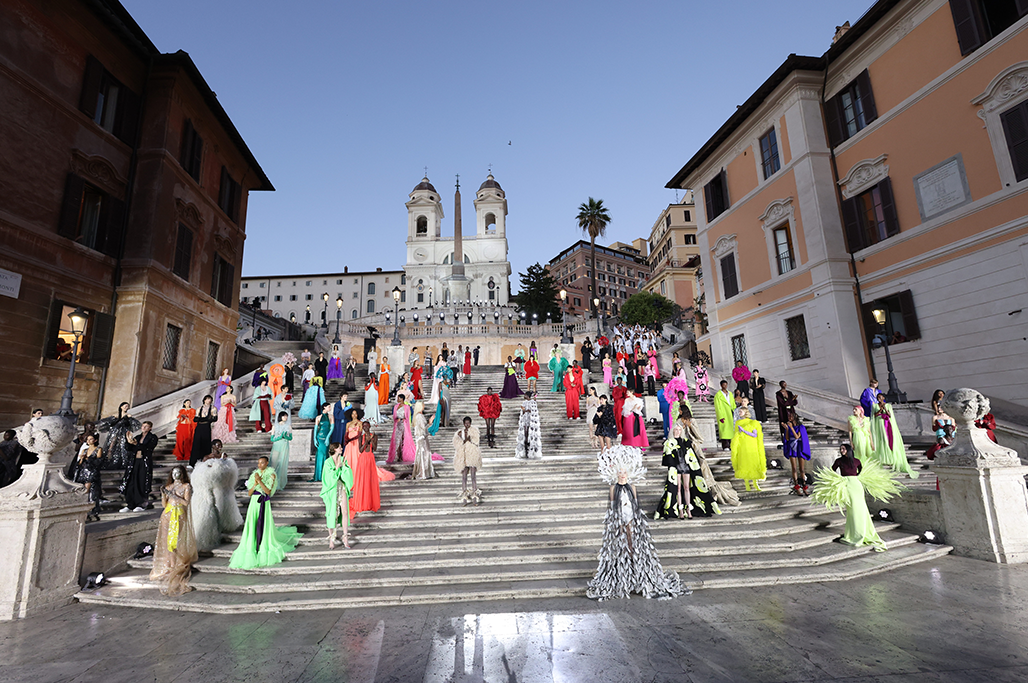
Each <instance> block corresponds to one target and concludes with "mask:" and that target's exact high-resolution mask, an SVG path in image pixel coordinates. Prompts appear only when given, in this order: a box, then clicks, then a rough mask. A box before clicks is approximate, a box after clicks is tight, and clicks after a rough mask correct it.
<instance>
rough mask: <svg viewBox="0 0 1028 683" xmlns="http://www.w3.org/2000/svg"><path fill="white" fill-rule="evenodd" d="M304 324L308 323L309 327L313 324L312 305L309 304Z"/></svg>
mask: <svg viewBox="0 0 1028 683" xmlns="http://www.w3.org/2000/svg"><path fill="white" fill-rule="evenodd" d="M304 322H306V323H307V324H308V325H310V324H311V305H310V304H307V317H306V319H305V320H304Z"/></svg>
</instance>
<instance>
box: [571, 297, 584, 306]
mask: <svg viewBox="0 0 1028 683" xmlns="http://www.w3.org/2000/svg"><path fill="white" fill-rule="evenodd" d="M572 301H573V302H574V303H573V304H572V305H574V306H581V305H582V300H581V299H579V298H578V297H575V298H574V299H572Z"/></svg>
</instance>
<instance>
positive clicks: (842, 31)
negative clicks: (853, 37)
mask: <svg viewBox="0 0 1028 683" xmlns="http://www.w3.org/2000/svg"><path fill="white" fill-rule="evenodd" d="M849 30H850V22H848V21H847V22H846V23H845V24H843V25H842V26H836V27H835V35H834V36H832V45H835V44H836V43H837V42H839V39H840V38H842V37H843V36H844V35H846V31H849Z"/></svg>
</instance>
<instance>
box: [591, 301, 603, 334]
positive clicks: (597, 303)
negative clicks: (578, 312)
mask: <svg viewBox="0 0 1028 683" xmlns="http://www.w3.org/2000/svg"><path fill="white" fill-rule="evenodd" d="M593 311H595V313H596V336H597V337H602V336H603V330H602V329H600V298H599V297H593Z"/></svg>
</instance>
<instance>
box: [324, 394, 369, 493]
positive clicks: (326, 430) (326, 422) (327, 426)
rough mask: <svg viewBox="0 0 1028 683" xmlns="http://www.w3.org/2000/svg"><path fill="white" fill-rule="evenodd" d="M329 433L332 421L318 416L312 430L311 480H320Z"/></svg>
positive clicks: (326, 417) (325, 416)
mask: <svg viewBox="0 0 1028 683" xmlns="http://www.w3.org/2000/svg"><path fill="white" fill-rule="evenodd" d="M376 407H377V406H376ZM331 433H332V422H331V421H330V420H329V419H328V416H327V415H321V416H319V417H318V426H317V428H316V429H315V430H314V446H315V449H316V450H315V453H316V455H315V456H314V479H313V480H312V481H321V468H322V467H324V465H325V459H326V458H327V457H328V436H329V434H331Z"/></svg>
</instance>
